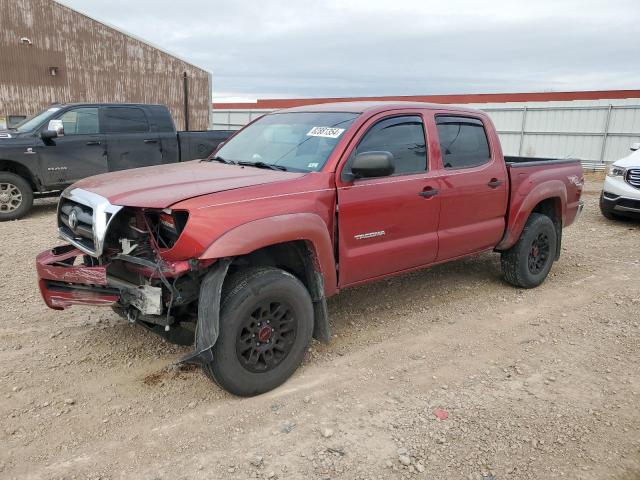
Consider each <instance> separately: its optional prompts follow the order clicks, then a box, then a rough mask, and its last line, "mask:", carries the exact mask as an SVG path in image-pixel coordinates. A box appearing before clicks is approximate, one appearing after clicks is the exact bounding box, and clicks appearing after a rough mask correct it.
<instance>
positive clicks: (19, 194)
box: [0, 172, 33, 222]
mask: <svg viewBox="0 0 640 480" xmlns="http://www.w3.org/2000/svg"><path fill="white" fill-rule="evenodd" d="M32 205H33V190H32V189H31V186H30V185H29V183H28V182H27V181H26V180H25V179H24V178H22V177H20V176H19V175H16V174H15V173H9V172H0V222H3V221H6V220H15V219H18V218H22V217H24V216H25V215H26V214H27V212H28V211H29V210H31V206H32Z"/></svg>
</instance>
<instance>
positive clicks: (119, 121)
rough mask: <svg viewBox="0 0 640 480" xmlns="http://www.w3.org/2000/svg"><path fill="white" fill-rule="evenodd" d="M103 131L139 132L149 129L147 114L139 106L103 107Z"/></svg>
mask: <svg viewBox="0 0 640 480" xmlns="http://www.w3.org/2000/svg"><path fill="white" fill-rule="evenodd" d="M103 115H104V127H103V128H104V132H105V133H141V132H148V131H149V122H148V121H147V116H146V115H145V114H144V111H143V110H142V109H141V108H135V107H105V108H104V113H103Z"/></svg>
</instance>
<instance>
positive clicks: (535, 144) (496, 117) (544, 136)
mask: <svg viewBox="0 0 640 480" xmlns="http://www.w3.org/2000/svg"><path fill="white" fill-rule="evenodd" d="M474 107H481V108H482V109H483V110H485V111H486V112H487V113H488V114H489V116H490V117H491V119H492V121H493V123H494V124H495V126H496V129H497V130H498V135H499V136H500V140H501V142H502V149H503V151H504V153H505V154H506V155H524V156H531V157H555V158H578V159H580V160H582V161H583V162H584V163H585V165H589V168H591V167H592V166H593V165H596V166H597V168H603V167H604V164H605V163H606V162H612V161H614V160H617V159H619V158H622V157H624V156H625V155H627V154H628V153H629V146H630V145H631V144H632V143H633V142H640V99H626V100H625V101H617V102H615V103H613V104H612V103H607V101H594V102H590V103H589V102H566V103H565V104H563V103H562V102H552V104H549V105H545V104H542V103H532V104H526V105H525V104H519V105H518V104H516V105H513V104H491V105H474ZM269 111H270V110H265V109H243V110H235V109H233V110H232V109H229V110H222V109H217V110H214V111H213V129H214V130H237V129H239V128H241V127H242V126H244V125H246V124H247V123H249V122H250V121H251V120H254V119H255V118H257V117H260V116H262V115H264V114H265V113H268V112H269Z"/></svg>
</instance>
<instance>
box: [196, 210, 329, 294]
mask: <svg viewBox="0 0 640 480" xmlns="http://www.w3.org/2000/svg"><path fill="white" fill-rule="evenodd" d="M296 240H303V241H306V242H307V243H308V244H309V247H310V248H311V250H312V252H313V256H314V258H313V259H312V260H313V262H314V265H315V266H317V268H318V270H319V271H320V273H321V275H322V277H323V280H324V289H325V292H324V293H325V296H326V297H329V296H331V295H333V294H335V293H337V285H338V282H337V274H336V263H335V256H334V254H333V244H332V242H331V238H330V236H329V230H328V228H327V224H326V223H325V222H324V221H323V220H322V218H321V217H320V216H319V215H316V214H315V213H290V214H285V215H276V216H273V217H266V218H261V219H257V220H253V221H251V222H247V223H244V224H242V225H239V226H237V227H235V228H233V229H231V230H228V231H227V232H225V233H224V234H223V235H222V236H220V237H219V238H218V239H216V240H215V241H214V242H213V243H211V244H210V245H209V246H208V247H207V249H206V250H205V251H204V252H203V253H202V255H200V257H199V258H200V260H211V259H218V258H225V257H237V256H239V255H247V254H249V253H251V252H254V251H256V250H258V249H260V248H263V247H268V246H270V245H276V244H278V243H284V242H290V241H296Z"/></svg>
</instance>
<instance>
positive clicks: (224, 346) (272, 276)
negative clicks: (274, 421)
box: [204, 267, 313, 397]
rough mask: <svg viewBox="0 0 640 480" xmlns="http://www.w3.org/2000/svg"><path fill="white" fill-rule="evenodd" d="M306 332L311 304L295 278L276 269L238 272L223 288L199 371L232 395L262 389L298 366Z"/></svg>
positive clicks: (308, 337)
mask: <svg viewBox="0 0 640 480" xmlns="http://www.w3.org/2000/svg"><path fill="white" fill-rule="evenodd" d="M312 333H313V304H312V301H311V296H310V295H309V292H308V291H307V289H306V288H305V286H304V285H303V284H302V282H300V280H298V279H297V278H296V277H294V276H293V275H291V274H290V273H288V272H285V271H284V270H280V269H278V268H271V267H257V268H249V269H246V270H243V271H241V272H238V273H236V274H234V275H233V276H232V277H231V278H230V279H229V281H228V284H226V285H225V288H223V294H222V302H221V306H220V333H219V336H218V340H217V341H216V344H215V346H214V347H213V361H212V362H210V363H207V364H205V365H204V371H205V373H206V374H207V376H209V377H210V378H211V379H213V381H215V382H216V383H217V384H218V385H219V386H220V387H222V388H224V389H225V390H227V391H228V392H230V393H232V394H234V395H239V396H242V397H249V396H253V395H258V394H261V393H264V392H268V391H269V390H272V389H274V388H276V387H277V386H278V385H281V384H282V383H284V382H285V381H286V380H287V379H288V378H289V377H290V376H291V375H292V374H293V372H295V370H296V369H297V368H298V366H299V365H300V363H301V362H302V360H303V358H304V355H305V353H306V351H307V349H308V347H309V342H310V341H311V335H312ZM254 342H255V343H254Z"/></svg>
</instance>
